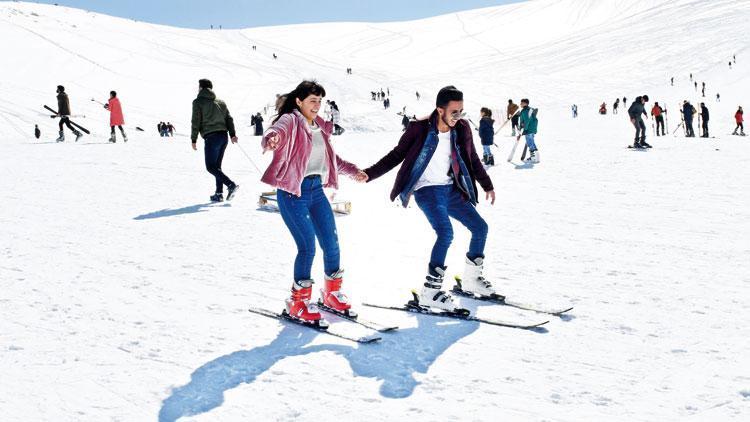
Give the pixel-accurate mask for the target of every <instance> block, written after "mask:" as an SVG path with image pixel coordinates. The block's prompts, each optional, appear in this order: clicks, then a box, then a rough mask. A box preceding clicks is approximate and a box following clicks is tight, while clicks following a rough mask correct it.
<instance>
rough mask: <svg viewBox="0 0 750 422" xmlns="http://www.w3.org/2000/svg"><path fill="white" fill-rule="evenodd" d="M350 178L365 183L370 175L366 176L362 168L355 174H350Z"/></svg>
mask: <svg viewBox="0 0 750 422" xmlns="http://www.w3.org/2000/svg"><path fill="white" fill-rule="evenodd" d="M352 178H353V179H354V180H356V181H357V182H359V183H365V182H366V181H367V179H369V178H370V177H369V176H367V173H365V172H363V171H362V170H360V171H358V172H357V174H355V175H354V176H352Z"/></svg>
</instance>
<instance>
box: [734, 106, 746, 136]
mask: <svg viewBox="0 0 750 422" xmlns="http://www.w3.org/2000/svg"><path fill="white" fill-rule="evenodd" d="M734 121H735V122H737V127H736V128H734V132H733V133H732V135H737V130H738V129H739V131H740V133H739V134H740V135H741V136H745V126H743V125H742V122H743V119H742V106H740V107H739V108H738V109H737V112H736V113H734Z"/></svg>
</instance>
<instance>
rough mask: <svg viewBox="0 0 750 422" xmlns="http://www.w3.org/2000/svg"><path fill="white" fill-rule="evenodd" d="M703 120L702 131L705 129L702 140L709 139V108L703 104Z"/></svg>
mask: <svg viewBox="0 0 750 422" xmlns="http://www.w3.org/2000/svg"><path fill="white" fill-rule="evenodd" d="M701 120H702V122H701V129H703V134H702V135H701V138H708V108H707V107H706V104H705V103H701Z"/></svg>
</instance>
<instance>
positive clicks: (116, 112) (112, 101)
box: [104, 91, 128, 143]
mask: <svg viewBox="0 0 750 422" xmlns="http://www.w3.org/2000/svg"><path fill="white" fill-rule="evenodd" d="M104 108H105V109H107V110H109V128H110V129H111V131H110V136H109V142H112V143H114V142H117V138H116V135H115V126H117V127H118V128H119V129H120V133H122V140H123V141H124V142H128V135H126V134H125V129H123V128H122V125H124V124H125V118H124V117H123V115H122V106H121V105H120V99H119V98H117V93H116V92H115V91H109V101H107V104H104Z"/></svg>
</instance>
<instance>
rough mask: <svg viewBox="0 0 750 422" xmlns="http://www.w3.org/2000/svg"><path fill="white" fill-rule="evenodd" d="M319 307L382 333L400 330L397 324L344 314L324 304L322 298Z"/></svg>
mask: <svg viewBox="0 0 750 422" xmlns="http://www.w3.org/2000/svg"><path fill="white" fill-rule="evenodd" d="M318 308H320V309H321V310H323V311H326V312H328V313H331V314H334V315H336V316H337V317H339V318H343V319H345V320H347V321H351V322H353V323H355V324H359V325H361V326H363V327H367V328H369V329H371V330H375V331H379V332H381V333H387V332H389V331H394V330H398V327H397V326H386V325H383V324H378V323H377V322H373V321H367V320H364V319H361V318H360V317H359V316H356V317H352V316H350V315H349V314H344V313H342V312H340V311H337V310H335V309H333V308H330V307H328V306H326V305H324V304H323V302H322V301H320V300H319V301H318Z"/></svg>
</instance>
